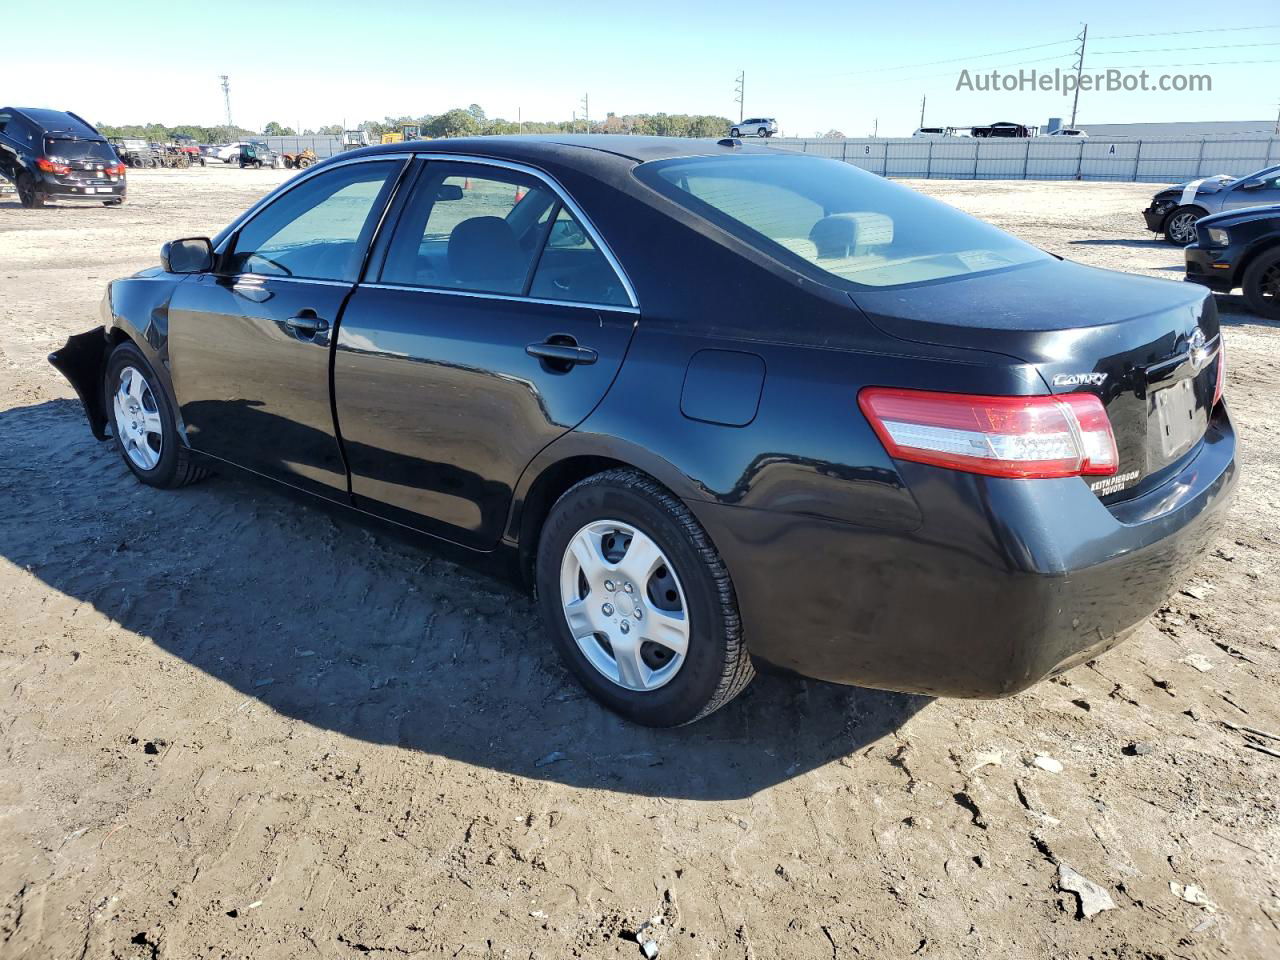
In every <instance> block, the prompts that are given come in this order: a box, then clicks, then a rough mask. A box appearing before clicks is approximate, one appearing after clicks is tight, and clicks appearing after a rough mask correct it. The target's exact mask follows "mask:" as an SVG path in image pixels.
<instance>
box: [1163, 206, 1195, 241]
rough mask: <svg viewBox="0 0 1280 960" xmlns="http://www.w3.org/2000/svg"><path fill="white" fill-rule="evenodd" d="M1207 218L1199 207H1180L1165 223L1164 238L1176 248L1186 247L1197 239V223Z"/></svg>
mask: <svg viewBox="0 0 1280 960" xmlns="http://www.w3.org/2000/svg"><path fill="white" fill-rule="evenodd" d="M1203 216H1205V211H1203V210H1201V209H1200V208H1199V207H1191V206H1187V207H1178V208H1177V209H1176V210H1174V211H1173V213H1171V214H1169V216H1168V218H1167V219H1166V220H1165V222H1164V238H1165V240H1167V241H1168V242H1169V243H1172V244H1173V245H1174V246H1175V247H1185V246H1186V245H1187V244H1188V243H1190V242H1191V241H1192V240H1194V239H1195V238H1196V221H1197V220H1199V219H1200V218H1201V217H1203Z"/></svg>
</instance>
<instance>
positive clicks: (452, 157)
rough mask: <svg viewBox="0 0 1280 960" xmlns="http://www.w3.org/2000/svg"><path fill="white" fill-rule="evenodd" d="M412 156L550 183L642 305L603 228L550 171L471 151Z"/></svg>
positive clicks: (636, 304)
mask: <svg viewBox="0 0 1280 960" xmlns="http://www.w3.org/2000/svg"><path fill="white" fill-rule="evenodd" d="M413 155H414V156H415V157H417V158H418V159H419V160H426V161H427V163H428V164H430V163H432V162H437V163H473V164H476V165H477V166H487V167H499V168H502V169H506V170H514V171H515V172H517V173H523V174H524V175H525V176H529V177H533V178H534V179H535V180H540V181H542V182H543V183H545V184H546V185H547V186H549V187H550V188H551V190H552V192H553V193H555V194H556V196H557V197H559V198H560V202H561V203H562V204H563V205H564V206H565V207H567V208H568V209H569V212H570V213H572V214H573V215H574V217H575V218H576V219H577V221H578V222H579V223H580V224H582V228H583V229H584V230H586V231H587V235H588V236H589V237H591V241H592V242H593V243H594V244H595V245H596V249H597V250H599V251H600V252H601V253H602V254H603V255H604V258H605V260H607V261H608V262H609V266H610V267H612V268H613V272H614V273H615V274H617V277H618V279H619V280H620V281H621V282H622V289H624V290H625V291H626V292H627V299H628V300H630V301H631V307H632V309H635V310H638V309H639V308H640V301H639V300H638V299H637V298H636V289H635V287H634V286H632V284H631V278H630V277H629V276H627V271H626V270H624V269H623V268H622V264H621V263H620V262H619V261H618V258H617V257H615V256H614V254H613V251H612V250H611V249H610V248H609V245H608V244H607V243H605V241H604V237H602V236H601V235H600V231H599V230H597V229H596V225H595V224H594V223H592V222H591V219H590V218H589V217H588V216H587V215H586V214H585V213H583V212H582V208H581V207H579V206H578V205H577V203H575V202H574V200H573V198H572V197H571V196H569V192H568V191H567V190H565V188H564V187H562V186H561V185H560V183H559V182H558V181H557V180H556V178H555V177H553V176H551V174H549V173H547V172H546V171H544V170H539V169H537V168H536V167H531V166H529V165H528V164H524V163H519V162H517V161H515V160H499V159H497V158H496V157H483V156H476V155H475V154H470V153H425V152H424V153H417V152H415V153H414V154H413ZM407 289H410V290H419V289H420V290H425V289H431V290H436V289H439V288H436V287H407ZM441 292H444V293H459V292H461V291H455V290H443V291H441ZM482 295H485V296H487V294H482ZM513 299H523V300H532V299H533V298H532V297H517V298H513ZM543 302H547V303H555V304H563V303H573V301H571V300H549V301H543ZM604 309H610V310H618V309H622V308H621V307H618V306H611V307H607V308H604Z"/></svg>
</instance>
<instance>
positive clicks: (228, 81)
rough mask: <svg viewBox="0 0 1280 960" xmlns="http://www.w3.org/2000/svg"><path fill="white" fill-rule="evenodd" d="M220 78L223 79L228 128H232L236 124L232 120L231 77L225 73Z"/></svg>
mask: <svg viewBox="0 0 1280 960" xmlns="http://www.w3.org/2000/svg"><path fill="white" fill-rule="evenodd" d="M218 79H219V80H221V81H222V105H223V106H224V107H226V110H227V129H228V130H230V129H231V127H232V126H234V124H232V122H231V78H230V77H228V76H227V75H226V74H225V73H224V74H222V75H221V76H219V77H218Z"/></svg>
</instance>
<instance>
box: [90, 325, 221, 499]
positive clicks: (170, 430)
mask: <svg viewBox="0 0 1280 960" xmlns="http://www.w3.org/2000/svg"><path fill="white" fill-rule="evenodd" d="M126 367H133V368H134V369H135V370H137V371H138V372H139V373H141V374H142V376H143V378H144V379H145V380H146V382H147V386H148V387H149V393H150V396H151V398H152V401H153V402H154V404H155V408H156V412H158V413H159V414H160V424H161V438H162V439H161V443H160V457H159V460H158V461H157V462H156V464H155V466H154V467H152V468H151V469H149V470H147V469H143V468H142V467H140V466H139V465H138V464H137V463H135V462H134V461H133V460H132V459H131V458H130V457H129V454H128V453H127V452H126V450H125V446H124V443H123V441H122V439H121V430H120V427H119V426H118V424H117V423H116V415H115V403H114V401H115V390H116V386H117V385H118V384H119V382H120V374H121V372H122V371H124V369H125V368H126ZM102 390H103V397H104V403H105V404H106V406H105V409H106V411H107V416H108V419H109V421H110V423H111V432H112V434H113V436H114V438H115V439H114V443H115V447H116V450H117V451H119V453H120V457H121V459H122V460H124V463H125V466H127V467H128V468H129V469H130V470H132V471H133V475H134V476H135V477H137V478H138V479H139V480H141V481H142V482H143V483H145V484H147V485H148V486H151V487H160V488H162V489H173V488H176V487H185V486H186V485H187V484H189V483H194V482H196V481H197V480H199V479H201V478H202V477H204V476H205V474H206V472H207V471H206V470H205V469H204V468H203V467H200V466H197V465H196V463H195V461H194V459H193V457H192V455H191V451H190V450H189V449H188V448H187V447H186V446H185V445H184V444H183V443H182V441H181V439H180V438H179V437H178V430H177V426H176V421H175V419H174V416H173V407H172V405H171V404H170V402H169V397H168V395H167V394H166V393H165V391H164V387H162V386H161V385H160V379H159V378H158V377H157V376H156V373H155V370H154V369H152V367H151V364H149V363H148V362H147V358H146V357H144V356H143V355H142V351H141V350H139V349H138V348H137V347H136V346H134V345H133V344H132V343H130V342H128V341H127V340H126V341H125V342H123V343H121V344H119V345H118V346H117V347H116V348H115V349H114V350H112V351H111V356H110V357H108V358H107V370H106V376H105V377H104V378H103V382H102Z"/></svg>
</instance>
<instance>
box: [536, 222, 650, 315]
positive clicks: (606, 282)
mask: <svg viewBox="0 0 1280 960" xmlns="http://www.w3.org/2000/svg"><path fill="white" fill-rule="evenodd" d="M529 295H530V296H533V297H538V298H540V299H543V300H567V301H569V302H571V303H599V304H602V305H607V306H615V307H625V306H629V305H630V303H631V300H630V298H629V297H628V296H627V291H626V288H625V287H623V285H622V281H621V280H619V279H618V274H617V273H616V272H615V271H614V269H613V266H612V265H611V264H610V263H609V261H608V259H607V258H606V257H605V255H604V254H603V253H601V252H600V250H599V248H598V247H597V246H596V245H595V244H594V243H593V242H592V241H591V237H590V236H588V235H587V231H586V230H584V229H583V227H582V224H580V223H579V222H578V221H577V220H576V219H575V218H574V216H573V214H572V213H570V212H569V211H568V210H567V209H565V208H564V207H561V208H560V210H559V213H558V214H557V216H556V219H555V222H554V223H553V224H552V225H551V232H550V233H549V234H548V235H547V243H546V246H545V247H544V249H543V251H542V258H541V259H540V260H539V261H538V269H537V272H536V273H535V274H534V275H533V285H532V286H531V287H530V288H529Z"/></svg>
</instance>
